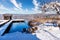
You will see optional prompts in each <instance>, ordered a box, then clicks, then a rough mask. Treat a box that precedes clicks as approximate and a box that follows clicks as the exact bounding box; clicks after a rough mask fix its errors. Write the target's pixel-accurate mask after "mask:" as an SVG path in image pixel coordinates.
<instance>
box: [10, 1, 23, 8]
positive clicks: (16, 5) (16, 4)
mask: <svg viewBox="0 0 60 40" xmlns="http://www.w3.org/2000/svg"><path fill="white" fill-rule="evenodd" d="M10 1H11V3H13V4H14V5H15V7H17V8H21V7H22V4H21V3H19V4H18V3H17V2H16V0H10Z"/></svg>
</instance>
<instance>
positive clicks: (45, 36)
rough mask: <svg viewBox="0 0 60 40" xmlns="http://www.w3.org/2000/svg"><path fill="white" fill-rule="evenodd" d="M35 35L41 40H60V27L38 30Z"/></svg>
mask: <svg viewBox="0 0 60 40" xmlns="http://www.w3.org/2000/svg"><path fill="white" fill-rule="evenodd" d="M33 35H36V36H37V38H39V39H41V40H60V30H59V28H58V27H45V28H43V29H40V30H37V31H36V33H34V34H33Z"/></svg>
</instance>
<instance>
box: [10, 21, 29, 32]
mask: <svg viewBox="0 0 60 40" xmlns="http://www.w3.org/2000/svg"><path fill="white" fill-rule="evenodd" d="M23 28H26V29H27V28H29V26H28V22H27V21H26V22H15V23H13V24H12V26H11V28H10V31H9V32H16V31H19V32H21V31H22V30H23Z"/></svg>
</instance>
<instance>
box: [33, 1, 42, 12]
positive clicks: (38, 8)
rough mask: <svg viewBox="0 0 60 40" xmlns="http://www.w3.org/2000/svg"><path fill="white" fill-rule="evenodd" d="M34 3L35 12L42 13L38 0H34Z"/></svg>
mask: <svg viewBox="0 0 60 40" xmlns="http://www.w3.org/2000/svg"><path fill="white" fill-rule="evenodd" d="M33 5H34V8H33V10H34V11H35V12H38V13H41V10H40V6H41V5H40V3H39V2H38V1H37V0H33Z"/></svg>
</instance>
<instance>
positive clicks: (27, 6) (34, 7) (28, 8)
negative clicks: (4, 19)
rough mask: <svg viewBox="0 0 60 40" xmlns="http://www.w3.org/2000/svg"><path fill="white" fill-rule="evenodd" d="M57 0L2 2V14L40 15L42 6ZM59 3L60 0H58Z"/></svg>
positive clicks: (0, 7) (10, 0)
mask: <svg viewBox="0 0 60 40" xmlns="http://www.w3.org/2000/svg"><path fill="white" fill-rule="evenodd" d="M51 1H56V0H0V13H1V14H3V13H11V14H15V13H16V14H33V13H37V12H38V13H40V12H41V9H40V6H41V5H43V4H45V3H49V2H51ZM58 1H59V0H58Z"/></svg>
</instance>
